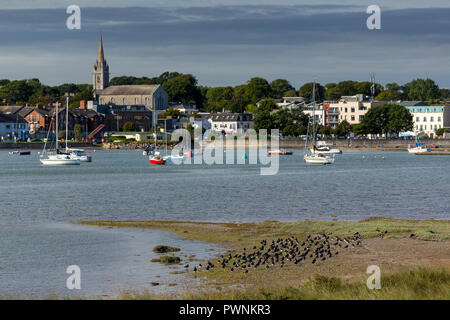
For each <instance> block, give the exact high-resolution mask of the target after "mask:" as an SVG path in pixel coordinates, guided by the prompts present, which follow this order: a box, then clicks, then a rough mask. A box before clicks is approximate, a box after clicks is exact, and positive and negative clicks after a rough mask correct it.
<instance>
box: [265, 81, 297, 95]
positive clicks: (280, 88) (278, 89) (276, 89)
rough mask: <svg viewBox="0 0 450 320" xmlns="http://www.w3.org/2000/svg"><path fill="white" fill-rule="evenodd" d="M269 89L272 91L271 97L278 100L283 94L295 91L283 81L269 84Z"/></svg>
mask: <svg viewBox="0 0 450 320" xmlns="http://www.w3.org/2000/svg"><path fill="white" fill-rule="evenodd" d="M270 89H271V90H272V97H273V98H275V99H280V98H282V97H283V96H284V94H285V93H286V92H288V91H290V90H295V89H294V87H293V86H292V85H291V84H290V83H289V81H287V80H285V79H276V80H273V81H272V82H271V83H270Z"/></svg>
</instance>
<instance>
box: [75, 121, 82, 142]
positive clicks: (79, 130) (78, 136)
mask: <svg viewBox="0 0 450 320" xmlns="http://www.w3.org/2000/svg"><path fill="white" fill-rule="evenodd" d="M73 131H74V133H75V139H76V140H77V141H80V140H81V138H82V133H83V127H82V126H81V124H79V123H77V124H76V125H75V126H74V127H73Z"/></svg>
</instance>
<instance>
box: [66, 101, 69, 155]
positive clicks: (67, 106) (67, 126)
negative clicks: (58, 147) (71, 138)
mask: <svg viewBox="0 0 450 320" xmlns="http://www.w3.org/2000/svg"><path fill="white" fill-rule="evenodd" d="M68 131H69V95H67V99H66V151H67V149H68V148H67V137H68Z"/></svg>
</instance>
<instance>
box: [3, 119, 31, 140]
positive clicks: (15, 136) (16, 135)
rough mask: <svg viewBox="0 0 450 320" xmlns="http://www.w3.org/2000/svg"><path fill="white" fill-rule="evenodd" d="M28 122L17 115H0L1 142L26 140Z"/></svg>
mask: <svg viewBox="0 0 450 320" xmlns="http://www.w3.org/2000/svg"><path fill="white" fill-rule="evenodd" d="M28 136H29V130H28V122H27V121H26V120H25V119H24V118H22V117H21V116H19V115H9V114H0V139H1V141H16V140H25V139H28Z"/></svg>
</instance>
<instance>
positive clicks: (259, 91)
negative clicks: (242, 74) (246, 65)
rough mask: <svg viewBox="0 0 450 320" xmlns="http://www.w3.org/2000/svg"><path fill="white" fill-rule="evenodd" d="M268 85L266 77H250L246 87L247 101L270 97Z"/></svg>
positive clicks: (254, 101) (252, 101) (251, 101)
mask: <svg viewBox="0 0 450 320" xmlns="http://www.w3.org/2000/svg"><path fill="white" fill-rule="evenodd" d="M270 91H271V89H270V85H269V83H268V82H267V80H266V79H263V78H252V79H250V80H249V81H248V83H247V87H246V97H247V99H248V101H249V103H256V102H258V101H259V100H260V99H262V98H267V97H270V93H271V92H270Z"/></svg>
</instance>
